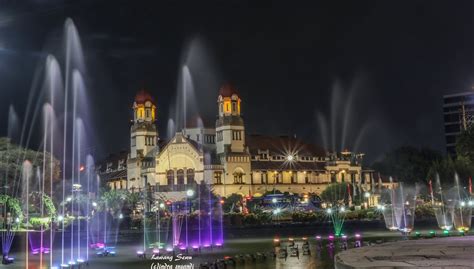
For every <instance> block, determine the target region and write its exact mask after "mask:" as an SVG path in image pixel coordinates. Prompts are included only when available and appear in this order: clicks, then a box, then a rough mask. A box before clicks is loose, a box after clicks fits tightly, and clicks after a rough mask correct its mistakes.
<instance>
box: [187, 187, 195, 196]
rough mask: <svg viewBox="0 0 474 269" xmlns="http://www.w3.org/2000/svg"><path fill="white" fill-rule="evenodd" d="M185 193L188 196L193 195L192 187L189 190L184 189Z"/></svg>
mask: <svg viewBox="0 0 474 269" xmlns="http://www.w3.org/2000/svg"><path fill="white" fill-rule="evenodd" d="M186 195H187V196H188V197H192V196H193V195H194V191H193V190H192V189H189V190H187V191H186Z"/></svg>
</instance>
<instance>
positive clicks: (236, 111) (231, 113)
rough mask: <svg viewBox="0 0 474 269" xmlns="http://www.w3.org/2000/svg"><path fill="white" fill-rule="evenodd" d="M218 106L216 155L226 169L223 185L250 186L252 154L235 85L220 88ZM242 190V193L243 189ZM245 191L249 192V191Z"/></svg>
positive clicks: (225, 85)
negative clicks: (246, 138)
mask: <svg viewBox="0 0 474 269" xmlns="http://www.w3.org/2000/svg"><path fill="white" fill-rule="evenodd" d="M217 104H218V107H219V117H218V118H217V121H216V153H217V156H218V159H219V160H220V163H221V164H222V166H223V168H224V173H225V175H224V182H223V184H232V185H233V186H238V184H250V183H251V180H252V179H251V170H250V154H249V152H248V150H247V148H246V145H245V126H244V120H243V119H242V117H241V114H240V104H241V99H240V97H239V95H238V93H237V90H236V89H235V87H234V86H233V85H231V84H229V83H226V84H224V85H223V86H222V87H221V88H220V91H219V96H218V98H217ZM236 184H237V185H236ZM239 188H240V190H242V186H241V187H239ZM246 189H247V188H246ZM244 192H246V193H247V191H246V190H244ZM223 195H224V196H225V195H227V194H226V193H223Z"/></svg>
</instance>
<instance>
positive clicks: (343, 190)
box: [321, 183, 352, 205]
mask: <svg viewBox="0 0 474 269" xmlns="http://www.w3.org/2000/svg"><path fill="white" fill-rule="evenodd" d="M348 185H349V183H332V184H330V185H329V186H327V187H326V189H325V190H324V191H323V192H322V193H321V199H322V200H323V201H324V202H327V203H331V204H333V205H336V204H345V203H347V202H348V200H349V192H348V190H350V189H352V188H351V187H350V186H349V188H348Z"/></svg>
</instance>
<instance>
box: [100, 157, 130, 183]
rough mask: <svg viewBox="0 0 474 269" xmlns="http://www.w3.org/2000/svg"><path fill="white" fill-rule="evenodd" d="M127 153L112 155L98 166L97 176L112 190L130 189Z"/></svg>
mask: <svg viewBox="0 0 474 269" xmlns="http://www.w3.org/2000/svg"><path fill="white" fill-rule="evenodd" d="M127 156H128V152H127V151H121V152H119V153H115V154H110V155H109V156H107V158H106V159H105V160H104V161H102V162H99V163H97V164H96V170H97V174H98V175H99V177H100V179H101V181H102V183H103V184H104V185H108V186H109V187H110V188H111V189H128V187H127Z"/></svg>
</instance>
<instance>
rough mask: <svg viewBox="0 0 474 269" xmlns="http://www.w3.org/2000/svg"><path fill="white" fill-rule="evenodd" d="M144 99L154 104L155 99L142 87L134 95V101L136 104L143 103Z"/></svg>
mask: <svg viewBox="0 0 474 269" xmlns="http://www.w3.org/2000/svg"><path fill="white" fill-rule="evenodd" d="M146 101H150V102H152V103H153V104H155V100H154V99H153V97H152V96H151V95H150V94H149V93H148V92H147V91H145V90H143V89H142V90H140V91H138V92H137V95H135V102H136V103H137V104H144V103H145V102H146Z"/></svg>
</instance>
